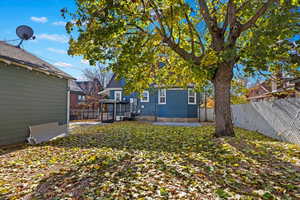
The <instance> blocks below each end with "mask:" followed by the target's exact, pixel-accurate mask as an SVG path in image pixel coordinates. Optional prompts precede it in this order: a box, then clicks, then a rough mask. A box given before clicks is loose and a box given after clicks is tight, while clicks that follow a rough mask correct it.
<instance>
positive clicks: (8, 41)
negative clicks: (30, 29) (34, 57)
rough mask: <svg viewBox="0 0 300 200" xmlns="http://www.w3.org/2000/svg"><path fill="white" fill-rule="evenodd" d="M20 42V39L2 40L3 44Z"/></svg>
mask: <svg viewBox="0 0 300 200" xmlns="http://www.w3.org/2000/svg"><path fill="white" fill-rule="evenodd" d="M18 40H21V39H20V38H18V39H12V40H2V41H3V42H14V41H18Z"/></svg>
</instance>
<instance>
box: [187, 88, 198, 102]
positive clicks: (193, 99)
mask: <svg viewBox="0 0 300 200" xmlns="http://www.w3.org/2000/svg"><path fill="white" fill-rule="evenodd" d="M188 104H196V92H195V91H194V90H193V89H191V88H189V89H188Z"/></svg>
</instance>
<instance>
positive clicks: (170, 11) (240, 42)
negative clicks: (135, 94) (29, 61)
mask: <svg viewBox="0 0 300 200" xmlns="http://www.w3.org/2000/svg"><path fill="white" fill-rule="evenodd" d="M297 4H298V2H297V1H295V0H285V1H284V0H280V1H278V0H264V1H262V0H77V10H76V11H75V12H73V13H69V12H68V11H67V10H65V9H64V10H63V15H65V14H66V13H68V14H69V15H68V16H71V19H70V22H69V23H67V26H66V28H67V31H68V32H69V33H70V34H71V36H72V37H71V40H70V42H69V43H70V48H69V54H71V55H83V56H84V59H87V60H89V61H90V63H91V64H95V63H97V62H106V63H108V64H109V65H110V67H111V69H112V70H113V71H114V72H116V73H117V74H118V75H119V76H122V77H125V78H126V81H127V89H130V90H131V91H141V90H143V89H145V88H147V87H149V85H150V84H152V83H156V84H161V85H164V86H168V85H176V86H186V85H187V84H189V83H196V84H197V85H198V86H199V87H201V86H203V85H206V83H207V81H211V82H212V83H213V85H214V89H215V102H216V112H215V113H216V125H217V126H216V135H217V136H224V135H233V128H232V122H231V110H230V88H231V80H232V77H233V68H234V67H235V66H236V64H237V63H242V64H244V65H245V66H246V67H245V68H244V71H245V74H253V73H254V72H255V71H257V70H262V71H268V70H270V69H269V68H268V67H267V66H269V64H270V62H275V61H276V62H277V63H278V62H281V59H282V58H284V59H286V58H288V57H289V56H290V55H289V53H288V51H282V50H281V49H280V47H278V45H280V44H279V43H278V41H281V40H284V39H286V38H291V37H292V36H294V35H295V34H296V33H298V32H299V26H298V25H296V24H297V23H299V12H297V10H296V8H297V6H298V5H297ZM77 33H79V35H78V34H77ZM285 47H286V48H289V46H288V45H286V46H285ZM159 63H164V67H161V65H160V64H159ZM284 67H285V68H286V70H289V69H294V71H295V66H294V65H291V64H290V63H289V62H285V63H284Z"/></svg>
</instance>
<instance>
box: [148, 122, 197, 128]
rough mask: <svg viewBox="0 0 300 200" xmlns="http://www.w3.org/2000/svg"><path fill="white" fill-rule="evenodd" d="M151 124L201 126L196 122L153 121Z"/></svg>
mask: <svg viewBox="0 0 300 200" xmlns="http://www.w3.org/2000/svg"><path fill="white" fill-rule="evenodd" d="M152 124H153V125H159V126H190V127H197V126H201V124H200V123H198V122H153V123H152Z"/></svg>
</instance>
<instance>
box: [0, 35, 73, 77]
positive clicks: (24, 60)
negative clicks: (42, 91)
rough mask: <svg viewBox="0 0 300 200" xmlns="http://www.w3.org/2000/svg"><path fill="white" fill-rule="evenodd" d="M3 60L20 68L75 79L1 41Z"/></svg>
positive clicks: (1, 58) (22, 50) (0, 48)
mask: <svg viewBox="0 0 300 200" xmlns="http://www.w3.org/2000/svg"><path fill="white" fill-rule="evenodd" d="M1 60H2V61H3V62H6V63H9V62H13V63H15V64H16V65H19V66H23V67H24V66H26V67H30V68H31V69H32V70H36V71H40V72H45V73H47V74H51V75H54V76H58V77H63V78H65V79H75V78H73V77H72V76H70V75H69V74H67V73H65V72H63V71H62V70H60V69H58V68H56V67H54V66H53V65H51V64H49V63H47V62H46V61H44V60H42V59H40V58H38V57H36V56H34V55H33V54H31V53H29V52H27V51H25V50H24V49H21V48H18V47H16V46H13V45H11V44H7V43H6V42H3V41H0V61H1Z"/></svg>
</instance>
